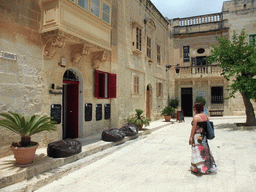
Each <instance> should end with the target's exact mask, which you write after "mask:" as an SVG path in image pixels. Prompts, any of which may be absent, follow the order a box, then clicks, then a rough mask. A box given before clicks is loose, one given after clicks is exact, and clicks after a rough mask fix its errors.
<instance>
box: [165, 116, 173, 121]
mask: <svg viewBox="0 0 256 192" xmlns="http://www.w3.org/2000/svg"><path fill="white" fill-rule="evenodd" d="M171 118H172V116H169V115H165V116H164V119H165V121H167V122H169V121H170V120H171Z"/></svg>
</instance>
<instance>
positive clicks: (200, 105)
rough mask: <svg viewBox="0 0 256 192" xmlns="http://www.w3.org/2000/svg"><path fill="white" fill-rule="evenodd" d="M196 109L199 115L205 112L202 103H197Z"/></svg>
mask: <svg viewBox="0 0 256 192" xmlns="http://www.w3.org/2000/svg"><path fill="white" fill-rule="evenodd" d="M194 109H195V110H196V112H197V113H201V112H202V111H204V106H203V104H202V103H195V104H194Z"/></svg>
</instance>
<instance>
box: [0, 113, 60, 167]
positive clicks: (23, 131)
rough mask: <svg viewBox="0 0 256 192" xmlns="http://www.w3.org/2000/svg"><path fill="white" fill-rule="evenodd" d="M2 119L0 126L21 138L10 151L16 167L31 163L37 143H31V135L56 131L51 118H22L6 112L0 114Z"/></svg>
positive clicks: (36, 116) (34, 116)
mask: <svg viewBox="0 0 256 192" xmlns="http://www.w3.org/2000/svg"><path fill="white" fill-rule="evenodd" d="M0 116H1V117H3V119H1V120H0V126H2V127H5V128H7V129H9V130H11V131H13V132H14V133H17V134H19V135H20V136H21V141H20V142H13V143H12V145H11V149H12V151H13V153H14V158H15V159H16V165H18V166H21V167H22V166H29V165H30V164H32V163H33V161H34V157H35V152H36V149H37V147H38V145H39V144H38V143H37V142H34V141H31V135H33V134H36V133H40V132H42V131H56V126H55V125H54V124H53V123H54V122H53V121H51V117H46V116H43V117H39V115H33V116H28V117H24V116H23V115H21V114H18V113H13V112H8V113H0Z"/></svg>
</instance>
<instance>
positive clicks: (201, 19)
mask: <svg viewBox="0 0 256 192" xmlns="http://www.w3.org/2000/svg"><path fill="white" fill-rule="evenodd" d="M221 20H222V13H216V14H209V15H201V16H197V17H187V18H183V19H180V20H179V26H187V25H196V24H203V23H211V22H216V21H221Z"/></svg>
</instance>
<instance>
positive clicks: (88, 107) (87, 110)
mask: <svg viewBox="0 0 256 192" xmlns="http://www.w3.org/2000/svg"><path fill="white" fill-rule="evenodd" d="M84 120H85V121H91V120H92V104H91V103H86V104H85V107H84Z"/></svg>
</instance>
